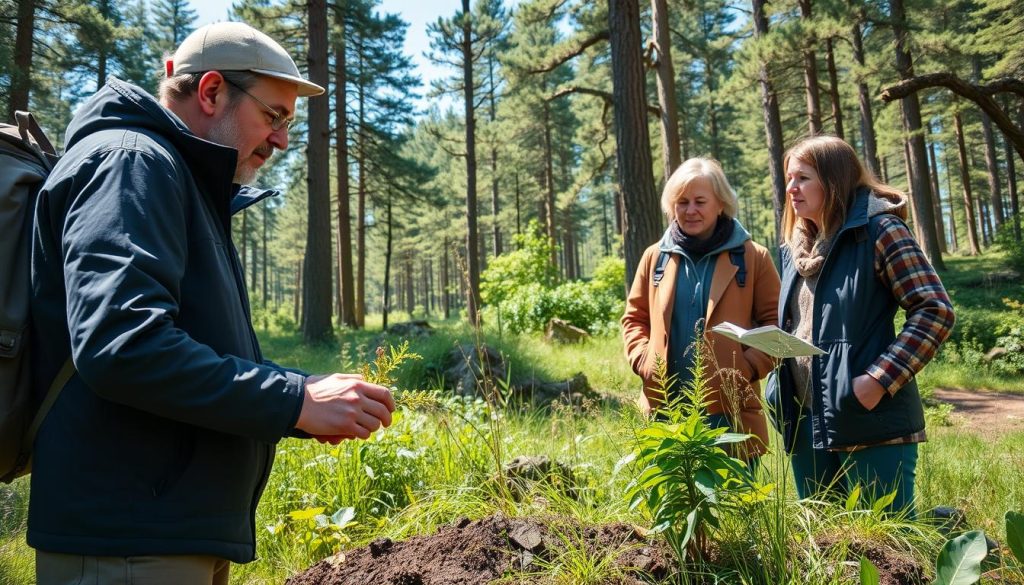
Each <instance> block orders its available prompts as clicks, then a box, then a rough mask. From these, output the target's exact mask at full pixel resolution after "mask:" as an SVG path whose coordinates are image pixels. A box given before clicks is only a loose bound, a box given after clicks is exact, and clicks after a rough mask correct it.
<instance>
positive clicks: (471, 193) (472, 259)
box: [462, 0, 480, 325]
mask: <svg viewBox="0 0 1024 585" xmlns="http://www.w3.org/2000/svg"><path fill="white" fill-rule="evenodd" d="M462 95H463V105H464V108H465V119H466V256H467V258H466V261H467V264H468V265H467V266H466V269H467V271H468V274H467V275H466V276H467V278H468V280H469V289H468V290H467V291H466V293H467V295H468V297H467V299H466V307H467V309H468V316H469V322H470V323H472V324H474V325H476V324H478V323H479V322H480V320H479V315H478V314H477V311H478V310H479V308H480V257H479V254H478V252H477V246H478V245H479V243H478V240H479V236H478V235H477V222H476V218H477V209H476V112H475V105H474V102H473V26H472V13H471V12H470V9H469V0H462Z"/></svg>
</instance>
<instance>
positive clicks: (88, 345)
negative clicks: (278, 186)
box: [28, 80, 305, 562]
mask: <svg viewBox="0 0 1024 585" xmlns="http://www.w3.org/2000/svg"><path fill="white" fill-rule="evenodd" d="M66 147H67V152H66V154H65V155H64V157H63V158H62V159H61V160H60V162H59V163H58V164H57V166H56V168H54V170H53V173H52V174H51V175H50V177H49V179H48V180H47V181H46V183H45V185H44V186H43V190H42V194H41V196H40V200H39V204H38V206H37V208H36V215H35V225H34V231H33V240H32V288H33V303H32V315H33V335H32V339H33V360H34V367H35V370H34V371H35V372H37V373H38V375H37V376H36V379H37V388H36V389H37V392H39V393H40V394H41V393H42V392H44V391H45V386H46V385H48V383H49V381H50V380H52V379H53V377H54V375H55V374H56V372H57V370H58V369H59V368H60V366H61V364H62V363H63V362H64V361H65V360H66V359H67V357H68V355H69V352H70V354H71V356H72V357H73V358H74V364H75V370H76V374H75V376H74V377H73V378H72V379H71V381H70V382H68V384H67V385H66V386H65V388H64V391H63V393H62V394H61V395H60V397H59V399H58V400H57V402H56V404H55V405H54V406H53V409H52V410H51V411H50V413H49V415H48V416H47V418H46V419H45V421H44V423H43V425H42V427H41V429H40V430H39V435H38V437H37V439H36V443H35V450H34V454H33V472H32V484H31V501H30V505H29V519H28V543H29V545H31V546H33V547H35V548H38V549H41V550H45V551H49V552H57V553H68V554H79V555H98V556H132V555H176V554H200V555H213V556H217V557H221V558H226V559H229V560H232V561H235V562H246V561H250V560H252V559H253V558H254V557H255V528H254V519H255V511H256V504H257V502H258V501H259V498H260V494H261V493H262V491H263V488H264V486H265V484H266V481H267V477H268V475H269V473H270V468H271V465H272V464H273V460H274V450H275V444H276V443H277V441H279V440H280V439H281V438H282V437H284V436H286V435H288V434H290V433H292V431H293V429H294V426H295V423H296V421H297V419H298V415H299V412H300V410H301V408H302V396H303V385H304V382H305V377H304V376H303V375H302V374H301V373H299V372H296V371H292V370H286V369H284V368H281V367H279V366H276V365H274V364H272V363H270V362H266V361H264V359H263V356H262V355H261V352H260V347H259V344H258V342H257V340H256V335H255V333H254V332H253V329H252V324H251V320H250V313H249V304H248V299H247V293H246V290H245V281H244V278H243V274H242V270H241V266H240V262H239V260H238V255H237V253H236V251H235V248H234V245H233V243H232V241H231V213H232V211H237V210H238V209H240V208H242V207H243V206H245V205H247V204H251V203H254V202H255V201H258V200H259V199H260V198H262V197H263V196H266V195H267V193H255V194H254V193H252V192H251V191H250V192H239V188H238V186H237V185H232V176H233V174H234V169H235V164H236V159H237V152H236V151H235V150H234V149H231V148H226V147H223V146H220V145H216V144H213V143H210V142H207V141H205V140H202V139H200V138H198V137H196V136H195V135H194V134H192V133H191V132H190V131H189V130H188V129H187V127H185V125H184V124H183V123H182V122H181V121H180V120H179V119H178V118H177V117H176V116H174V115H173V114H172V113H171V112H169V111H168V110H166V109H164V108H163V107H161V106H160V104H159V103H157V102H156V101H155V100H154V99H153V97H152V96H150V95H149V94H147V93H145V92H144V91H143V90H141V89H139V88H137V87H135V86H132V85H129V84H126V83H122V82H119V81H117V80H111V81H110V82H109V83H108V84H107V85H106V86H105V87H104V88H103V89H102V90H100V91H99V92H98V93H97V94H96V95H95V96H93V97H92V98H91V99H90V100H89V101H87V102H86V103H85V104H83V105H82V106H81V108H80V110H79V111H78V113H77V114H76V116H75V118H74V120H73V121H72V123H71V125H70V126H69V127H68V131H67V137H66Z"/></svg>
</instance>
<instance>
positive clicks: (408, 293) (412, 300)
mask: <svg viewBox="0 0 1024 585" xmlns="http://www.w3.org/2000/svg"><path fill="white" fill-rule="evenodd" d="M415 276H416V274H415V271H414V270H413V267H412V255H411V254H410V253H409V252H406V253H405V279H406V286H405V310H406V312H407V313H409V318H410V319H411V318H412V314H413V312H414V311H415V310H416V279H415Z"/></svg>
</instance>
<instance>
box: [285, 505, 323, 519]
mask: <svg viewBox="0 0 1024 585" xmlns="http://www.w3.org/2000/svg"><path fill="white" fill-rule="evenodd" d="M323 513H324V507H323V506H321V507H319V508H306V509H305V510H295V511H294V512H288V516H289V517H291V519H292V520H300V521H301V520H312V519H313V518H315V517H316V515H317V514H323Z"/></svg>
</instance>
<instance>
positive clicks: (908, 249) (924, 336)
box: [867, 217, 954, 394]
mask: <svg viewBox="0 0 1024 585" xmlns="http://www.w3.org/2000/svg"><path fill="white" fill-rule="evenodd" d="M875 274H876V275H877V276H878V278H879V279H880V280H881V281H882V282H883V283H885V284H886V285H888V286H889V288H890V289H891V290H892V294H893V297H894V298H895V299H896V302H898V303H899V305H900V307H902V308H903V310H904V311H906V315H907V320H906V322H905V323H904V324H903V331H901V332H900V334H899V336H897V338H896V340H895V341H893V342H892V344H890V345H889V347H888V349H887V350H886V351H885V353H883V354H882V355H881V356H879V357H878V359H877V360H875V362H874V363H873V364H871V366H869V367H868V369H867V373H868V374H869V375H870V376H871V377H873V378H874V379H876V380H878V382H879V383H880V384H881V385H882V387H883V388H885V389H886V390H887V391H888V392H889V394H895V393H896V391H898V390H899V389H900V388H902V387H903V385H904V384H906V383H907V382H908V381H909V380H910V379H911V378H912V377H914V375H916V374H917V373H918V372H920V371H921V369H922V368H924V366H925V364H927V363H928V362H929V361H930V360H931V359H932V357H934V356H935V353H936V352H937V351H938V349H939V344H941V343H942V342H943V341H945V339H946V338H947V337H949V332H950V331H951V330H952V329H953V321H954V316H953V303H952V302H951V301H950V299H949V295H948V294H946V289H945V288H944V287H943V286H942V281H941V280H939V275H938V274H936V273H935V269H934V268H932V265H931V263H930V262H928V258H926V257H925V255H924V252H923V251H922V250H921V247H920V246H918V245H917V241H915V240H914V236H913V235H912V234H911V233H910V230H909V229H908V228H907V226H906V224H904V223H903V222H902V221H899V220H898V219H896V218H894V217H884V218H882V220H881V222H880V224H879V234H878V239H877V240H876V242H875Z"/></svg>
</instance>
